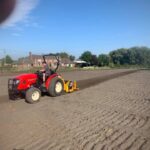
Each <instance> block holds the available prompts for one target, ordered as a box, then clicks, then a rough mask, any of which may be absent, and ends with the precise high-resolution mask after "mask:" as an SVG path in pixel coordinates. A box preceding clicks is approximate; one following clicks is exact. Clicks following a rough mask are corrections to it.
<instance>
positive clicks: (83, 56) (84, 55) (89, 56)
mask: <svg viewBox="0 0 150 150" xmlns="http://www.w3.org/2000/svg"><path fill="white" fill-rule="evenodd" d="M79 58H80V59H82V60H84V61H86V62H89V63H91V60H92V53H91V52H90V51H85V52H83V53H82V54H81V56H80V57H79Z"/></svg>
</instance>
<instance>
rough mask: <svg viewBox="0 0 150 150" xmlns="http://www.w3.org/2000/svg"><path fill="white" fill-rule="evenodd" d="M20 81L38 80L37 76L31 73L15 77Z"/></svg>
mask: <svg viewBox="0 0 150 150" xmlns="http://www.w3.org/2000/svg"><path fill="white" fill-rule="evenodd" d="M15 78H16V79H18V80H32V79H37V74H35V73H29V74H21V75H18V76H16V77H15Z"/></svg>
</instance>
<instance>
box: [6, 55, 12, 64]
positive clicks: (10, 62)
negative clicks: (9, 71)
mask: <svg viewBox="0 0 150 150" xmlns="http://www.w3.org/2000/svg"><path fill="white" fill-rule="evenodd" d="M4 61H5V63H6V64H12V63H13V59H12V58H11V57H10V56H9V55H6V57H5V60H4Z"/></svg>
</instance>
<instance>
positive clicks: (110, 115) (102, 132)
mask: <svg viewBox="0 0 150 150" xmlns="http://www.w3.org/2000/svg"><path fill="white" fill-rule="evenodd" d="M134 72H135V71H134ZM134 72H131V71H130V72H128V73H121V74H120V73H119V74H116V75H114V76H113V77H112V75H111V76H107V77H104V78H101V79H99V78H95V79H90V80H84V82H83V81H81V82H79V85H80V89H85V88H87V87H89V85H90V86H91V84H90V83H91V82H90V81H91V80H93V81H92V83H93V82H94V85H97V84H98V83H101V82H104V81H107V80H110V79H113V78H116V77H119V76H124V75H126V74H131V73H134ZM102 79H103V80H102ZM64 96H67V95H64ZM124 102H128V99H127V100H125V101H124ZM61 103H62V104H63V101H62V102H61ZM143 103H144V101H143V102H141V103H140V105H141V106H142V104H143ZM111 104H112V105H114V106H116V105H117V106H119V105H120V104H118V101H117V102H116V100H113V99H112V101H111V103H110V105H111ZM146 104H148V103H146ZM146 104H144V105H146ZM60 105H61V104H60ZM103 106H105V107H103ZM134 106H136V105H135V104H134ZM69 107H70V108H69V109H68V108H67V109H68V110H66V112H61V111H60V112H58V113H57V114H56V113H55V114H53V115H54V116H53V117H54V118H55V120H56V125H58V124H60V125H63V126H61V127H62V130H61V129H60V126H53V127H52V126H50V125H49V123H50V122H47V123H45V122H43V121H42V120H40V117H39V118H38V116H36V115H35V114H34V115H35V116H34V117H35V118H36V119H37V120H40V121H39V124H40V125H39V126H44V127H45V129H46V131H47V132H45V131H43V132H42V131H40V132H39V133H36V135H37V136H36V137H35V138H33V139H30V140H28V138H27V136H26V135H25V133H24V135H23V138H22V139H21V140H19V141H17V142H16V143H15V144H13V143H11V146H10V145H8V149H10V148H12V147H18V148H24V149H25V150H37V149H39V150H40V149H43V150H48V149H50V150H51V149H52V150H53V149H54V150H58V149H64V150H66V149H75V150H82V149H85V150H88V149H89V150H103V149H104V150H105V149H114V150H125V149H127V150H128V149H131V150H132V149H136V150H140V149H143V150H146V149H148V147H149V144H150V143H149V140H150V139H149V138H150V137H146V136H145V134H141V132H142V130H141V128H142V129H143V131H145V130H147V128H149V124H150V119H149V116H147V117H143V116H139V115H137V114H133V113H130V112H124V111H121V110H120V109H117V108H116V107H115V108H114V109H112V108H111V107H110V106H108V104H106V103H103V104H100V103H98V102H95V103H92V102H90V101H89V100H87V102H83V101H81V102H80V104H78V103H70V104H69ZM74 108H76V109H74ZM109 108H111V109H109ZM42 109H44V110H46V109H45V105H42V107H40V110H42ZM135 109H136V110H138V107H135ZM143 109H144V107H142V109H141V111H143ZM77 110H80V112H78V113H77ZM147 111H148V112H149V110H148V109H147ZM69 112H70V113H69ZM147 114H148V113H147ZM32 117H33V116H32ZM32 117H30V119H32ZM145 118H146V119H145ZM36 119H35V120H36ZM145 126H147V127H146V128H145ZM49 129H50V130H51V131H52V130H54V131H55V132H56V131H57V133H59V135H55V134H54V135H53V134H52V133H51V132H50V131H49ZM137 130H141V132H139V133H137V132H136V131H137ZM48 133H51V134H48ZM15 136H17V133H16V134H15ZM51 136H52V137H53V136H54V137H55V138H56V140H55V139H54V140H53V139H51ZM12 141H13V137H12ZM29 141H30V142H29ZM6 147H7V146H6Z"/></svg>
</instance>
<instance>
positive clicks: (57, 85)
mask: <svg viewBox="0 0 150 150" xmlns="http://www.w3.org/2000/svg"><path fill="white" fill-rule="evenodd" d="M62 88H63V87H62V83H61V82H57V83H56V85H55V91H56V92H57V93H60V92H61V91H62Z"/></svg>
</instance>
